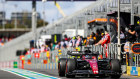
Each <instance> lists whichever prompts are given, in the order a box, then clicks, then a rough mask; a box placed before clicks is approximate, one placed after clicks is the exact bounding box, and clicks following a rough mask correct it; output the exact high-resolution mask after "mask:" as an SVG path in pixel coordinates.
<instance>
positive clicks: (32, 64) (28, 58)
mask: <svg viewBox="0 0 140 79" xmlns="http://www.w3.org/2000/svg"><path fill="white" fill-rule="evenodd" d="M132 45H133V44H130V43H125V44H122V48H121V55H122V56H121V58H122V60H121V62H122V70H123V73H125V72H127V74H129V75H131V73H132V75H133V74H134V75H138V73H133V72H132V70H135V71H136V72H138V69H140V54H134V53H132V51H131V46H132ZM87 47H91V48H90V50H91V51H98V52H99V54H100V55H102V56H103V58H105V50H107V52H108V58H109V59H117V57H118V48H117V44H113V43H111V44H108V45H107V48H106V47H105V46H101V45H98V46H94V45H89V46H87ZM76 50H77V49H75V48H74V47H69V48H63V49H60V50H54V51H47V52H42V53H39V57H35V55H34V54H28V55H25V58H24V59H23V61H22V60H20V58H19V60H13V61H7V62H0V68H25V69H57V67H58V60H59V58H71V57H70V56H69V55H67V51H76ZM77 51H85V46H81V47H78V50H77Z"/></svg>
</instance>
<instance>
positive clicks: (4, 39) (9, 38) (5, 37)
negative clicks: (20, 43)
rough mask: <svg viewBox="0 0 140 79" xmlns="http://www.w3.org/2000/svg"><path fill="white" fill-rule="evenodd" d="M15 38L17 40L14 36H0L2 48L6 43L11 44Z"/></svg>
mask: <svg viewBox="0 0 140 79" xmlns="http://www.w3.org/2000/svg"><path fill="white" fill-rule="evenodd" d="M14 38H15V36H14V35H8V36H3V35H0V46H3V45H4V44H5V43H6V42H9V41H11V40H12V39H14Z"/></svg>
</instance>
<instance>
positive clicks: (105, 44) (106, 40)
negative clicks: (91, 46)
mask: <svg viewBox="0 0 140 79" xmlns="http://www.w3.org/2000/svg"><path fill="white" fill-rule="evenodd" d="M109 43H110V35H109V33H108V32H107V31H105V35H104V36H103V37H102V39H101V40H100V41H99V42H98V43H96V44H95V46H97V45H99V44H101V45H102V46H103V47H104V48H105V50H104V51H105V56H106V58H108V51H107V47H108V44H109Z"/></svg>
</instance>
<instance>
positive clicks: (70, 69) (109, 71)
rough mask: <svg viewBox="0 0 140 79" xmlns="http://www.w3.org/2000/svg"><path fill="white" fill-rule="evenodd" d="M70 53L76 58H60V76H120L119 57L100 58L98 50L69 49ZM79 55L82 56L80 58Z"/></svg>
mask: <svg viewBox="0 0 140 79" xmlns="http://www.w3.org/2000/svg"><path fill="white" fill-rule="evenodd" d="M67 54H68V55H71V56H75V57H74V58H60V59H59V62H58V73H59V76H66V77H67V78H72V77H75V76H78V75H79V76H82V75H84V76H88V77H89V76H101V77H105V76H109V77H111V78H120V76H121V74H122V71H121V64H120V62H119V60H118V59H105V58H104V59H98V56H99V53H98V52H91V51H90V50H86V51H81V52H80V51H79V52H77V51H72V52H70V51H68V53H67ZM77 56H80V58H78V57H77Z"/></svg>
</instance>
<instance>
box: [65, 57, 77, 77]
mask: <svg viewBox="0 0 140 79" xmlns="http://www.w3.org/2000/svg"><path fill="white" fill-rule="evenodd" d="M75 69H76V60H75V59H68V60H67V62H66V77H67V78H74V77H75V75H71V74H69V73H71V72H72V71H74V70H75Z"/></svg>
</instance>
